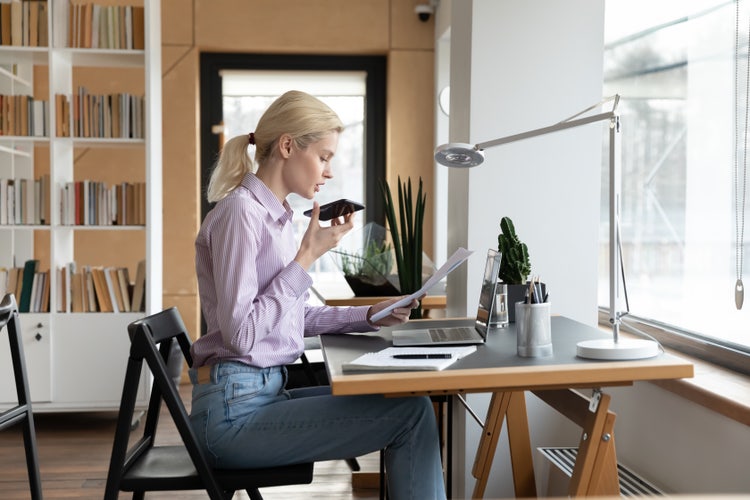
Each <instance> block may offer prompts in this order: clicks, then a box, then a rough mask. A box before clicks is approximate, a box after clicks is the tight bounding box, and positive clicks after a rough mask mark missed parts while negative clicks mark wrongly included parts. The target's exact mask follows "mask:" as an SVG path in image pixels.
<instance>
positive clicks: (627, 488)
mask: <svg viewBox="0 0 750 500" xmlns="http://www.w3.org/2000/svg"><path fill="white" fill-rule="evenodd" d="M539 451H540V452H541V453H542V455H544V456H545V457H546V458H547V459H548V460H549V461H550V462H551V463H552V464H554V465H555V466H556V467H557V468H558V469H560V470H561V471H563V472H564V473H565V474H566V475H567V476H568V477H570V476H572V475H573V467H574V466H575V461H576V455H578V448H539ZM617 475H618V477H619V479H620V495H621V496H624V497H636V496H662V495H664V492H662V491H661V490H659V489H658V488H657V487H656V486H654V485H653V484H651V483H649V482H648V481H646V480H645V479H643V478H641V477H639V476H638V475H637V474H635V473H634V472H632V471H631V470H629V469H628V468H627V467H625V466H623V465H622V464H619V463H618V464H617Z"/></svg>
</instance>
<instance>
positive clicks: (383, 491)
mask: <svg viewBox="0 0 750 500" xmlns="http://www.w3.org/2000/svg"><path fill="white" fill-rule="evenodd" d="M380 500H388V485H387V484H386V482H385V450H380Z"/></svg>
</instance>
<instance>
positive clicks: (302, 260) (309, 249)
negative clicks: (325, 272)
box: [294, 201, 354, 269]
mask: <svg viewBox="0 0 750 500" xmlns="http://www.w3.org/2000/svg"><path fill="white" fill-rule="evenodd" d="M319 216H320V205H319V204H318V202H317V201H314V202H313V209H312V214H310V224H308V226H307V230H306V231H305V234H304V235H303V236H302V241H301V242H300V245H299V250H298V251H297V255H296V257H294V260H295V261H297V263H299V265H301V266H302V267H303V268H304V269H310V267H311V266H312V264H313V262H315V261H316V260H318V258H320V257H321V256H322V255H323V254H324V253H326V252H327V251H328V250H330V249H332V248H336V246H338V244H339V241H341V238H343V236H344V235H345V234H346V233H348V232H349V231H351V230H352V228H354V222H353V220H352V217H354V214H351V213H350V214H346V215H344V216H343V217H337V218H334V219H331V225H330V226H329V227H323V226H321V225H320V219H319Z"/></svg>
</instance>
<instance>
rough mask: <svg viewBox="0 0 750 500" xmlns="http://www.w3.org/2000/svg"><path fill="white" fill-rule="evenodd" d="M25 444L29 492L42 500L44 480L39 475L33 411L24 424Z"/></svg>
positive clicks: (28, 411)
mask: <svg viewBox="0 0 750 500" xmlns="http://www.w3.org/2000/svg"><path fill="white" fill-rule="evenodd" d="M23 444H24V448H25V450H26V469H27V470H28V474H29V491H30V492H31V498H33V499H41V498H42V479H41V477H40V475H39V455H38V454H37V448H36V430H35V428H34V416H33V415H32V413H31V410H30V409H29V410H27V412H26V420H25V421H24V424H23Z"/></svg>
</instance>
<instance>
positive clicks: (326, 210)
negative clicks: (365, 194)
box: [303, 198, 365, 220]
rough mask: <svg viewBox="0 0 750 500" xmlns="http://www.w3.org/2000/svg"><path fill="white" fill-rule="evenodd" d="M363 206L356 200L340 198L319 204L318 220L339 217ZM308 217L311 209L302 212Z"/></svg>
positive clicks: (310, 214)
mask: <svg viewBox="0 0 750 500" xmlns="http://www.w3.org/2000/svg"><path fill="white" fill-rule="evenodd" d="M364 208H365V206H364V205H363V204H361V203H357V202H356V201H352V200H347V199H346V198H341V199H340V200H336V201H332V202H331V203H326V204H325V205H321V206H320V217H319V219H320V220H331V219H333V218H335V217H341V216H342V215H346V214H350V213H353V212H358V211H359V210H364ZM303 213H304V214H305V215H307V216H308V217H310V216H312V209H310V210H306V211H305V212H303Z"/></svg>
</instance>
